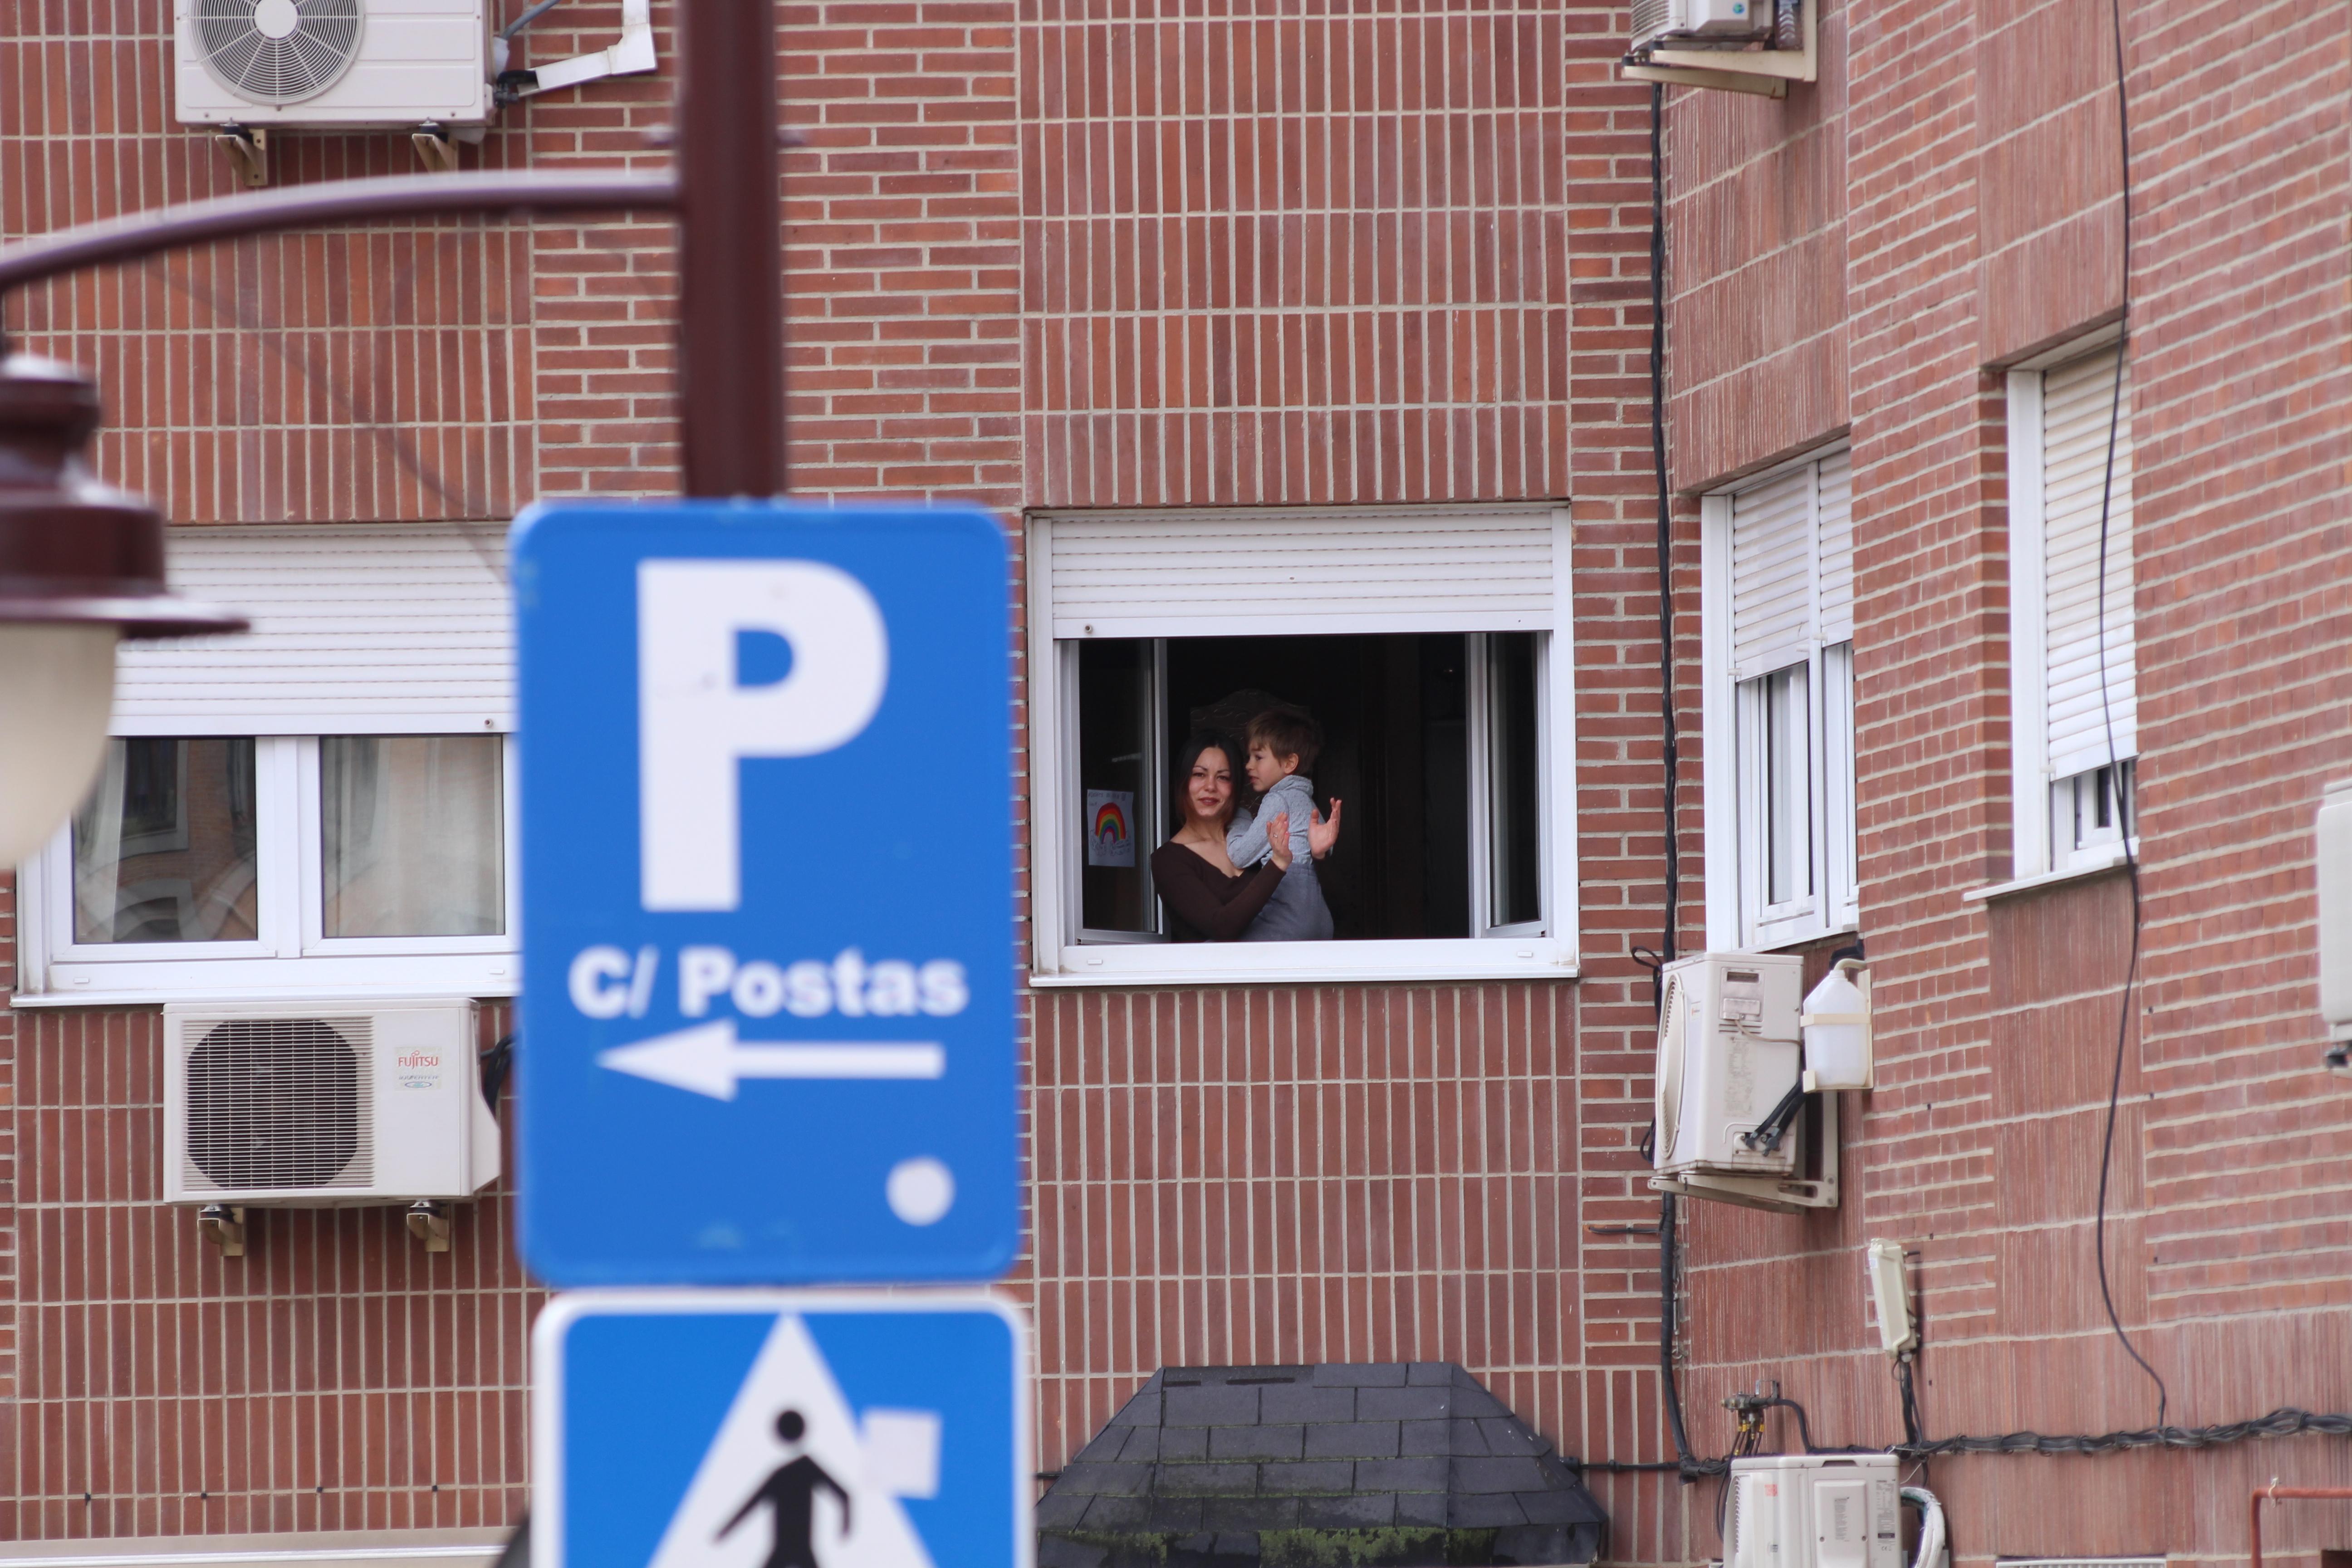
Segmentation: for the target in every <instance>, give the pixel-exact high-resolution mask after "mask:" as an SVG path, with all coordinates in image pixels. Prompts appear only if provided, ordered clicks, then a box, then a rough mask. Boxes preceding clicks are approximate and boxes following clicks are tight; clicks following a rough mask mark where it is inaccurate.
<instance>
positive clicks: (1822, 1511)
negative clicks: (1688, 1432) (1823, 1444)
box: [1723, 1454, 1903, 1568]
mask: <svg viewBox="0 0 2352 1568" xmlns="http://www.w3.org/2000/svg"><path fill="white" fill-rule="evenodd" d="M1902 1506H1903V1505H1902V1493H1901V1482H1900V1480H1899V1479H1898V1477H1897V1475H1896V1461H1895V1456H1894V1455H1892V1454H1768V1455H1755V1456H1751V1457H1749V1458H1742V1459H1734V1460H1732V1461H1731V1497H1730V1499H1729V1506H1728V1507H1727V1509H1726V1510H1725V1514H1724V1527H1723V1563H1724V1568H1903V1515H1902Z"/></svg>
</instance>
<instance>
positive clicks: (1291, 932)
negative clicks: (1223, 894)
mask: <svg viewBox="0 0 2352 1568" xmlns="http://www.w3.org/2000/svg"><path fill="white" fill-rule="evenodd" d="M1322 749H1323V728H1322V726H1321V725H1319V724H1318V723H1316V722H1315V721H1314V720H1312V719H1310V718H1308V717H1307V715H1306V714H1304V713H1302V712H1300V711H1299V710H1297V709H1295V708H1271V709H1268V710H1266V711H1265V712H1263V713H1261V714H1259V715H1258V716H1257V717H1256V718H1255V719H1253V720H1251V721H1250V726H1249V764H1248V767H1247V769H1246V771H1247V773H1249V782H1250V787H1251V788H1252V789H1255V790H1257V791H1259V792H1260V793H1261V794H1262V795H1264V797H1265V798H1263V799H1262V800H1260V801H1259V802H1258V804H1257V809H1256V810H1255V811H1248V810H1243V811H1237V812H1235V813H1234V821H1233V826H1231V827H1229V828H1228V829H1226V832H1225V853H1226V855H1227V856H1229V857H1230V858H1232V860H1233V863H1234V865H1235V866H1236V867H1239V868H1242V869H1244V870H1247V869H1248V868H1250V867H1252V866H1255V865H1256V864H1257V863H1258V862H1259V861H1261V860H1265V859H1266V858H1269V857H1271V856H1272V854H1273V849H1272V847H1270V846H1269V845H1268V844H1267V843H1266V841H1265V831H1264V830H1263V829H1262V828H1260V827H1259V826H1257V825H1258V824H1259V823H1261V822H1269V821H1272V820H1273V819H1274V817H1275V816H1276V814H1277V813H1282V812H1287V813H1288V814H1289V816H1290V830H1289V834H1288V837H1289V839H1290V856H1291V859H1290V869H1289V870H1288V871H1286V872H1285V873H1284V874H1283V878H1282V885H1281V886H1280V887H1278V888H1276V889H1275V890H1274V897H1273V898H1271V899H1269V900H1266V905H1265V909H1264V910H1261V911H1260V912H1259V914H1258V917H1257V919H1256V920H1255V921H1251V922H1250V928H1249V930H1248V931H1245V932H1244V933H1243V936H1242V940H1243V941H1244V942H1328V941H1329V940H1330V938H1331V910H1330V908H1329V906H1328V905H1327V904H1325V903H1324V902H1323V888H1322V885H1321V884H1320V883H1318V881H1317V880H1316V879H1315V856H1314V853H1313V850H1312V848H1311V847H1310V846H1309V845H1308V843H1307V829H1308V827H1309V826H1311V825H1312V824H1313V822H1314V820H1315V785H1314V783H1313V781H1311V780H1310V779H1308V778H1307V769H1308V768H1311V767H1313V766H1314V765H1315V758H1316V754H1317V753H1318V752H1320V751H1321V750H1322Z"/></svg>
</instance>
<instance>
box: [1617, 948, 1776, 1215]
mask: <svg viewBox="0 0 2352 1568" xmlns="http://www.w3.org/2000/svg"><path fill="white" fill-rule="evenodd" d="M1803 981H1804V960H1803V959H1801V958H1796V957H1790V956H1784V955H1781V954H1777V953H1771V954H1750V953H1716V952H1706V953H1700V954H1698V955H1696V957H1692V958H1685V959H1681V960H1678V961H1677V962H1675V963H1670V964H1668V965H1666V968H1665V972H1664V976H1663V984H1664V986H1665V1001H1664V1005H1663V1006H1662V1007H1661V1008H1660V1009H1659V1013H1658V1068H1657V1077H1656V1080H1655V1082H1656V1095H1657V1112H1658V1130H1657V1135H1656V1136H1657V1143H1656V1146H1655V1155H1654V1161H1653V1163H1654V1164H1655V1166H1656V1168H1657V1170H1658V1173H1660V1174H1661V1175H1682V1174H1686V1173H1694V1172H1696V1173H1713V1174H1718V1175H1727V1176H1780V1175H1786V1174H1787V1173H1789V1172H1790V1170H1792V1169H1793V1168H1794V1156H1795V1143H1794V1141H1793V1140H1791V1139H1790V1138H1788V1137H1786V1136H1783V1137H1780V1138H1779V1139H1776V1140H1772V1141H1770V1142H1767V1143H1761V1144H1759V1143H1751V1142H1747V1141H1746V1140H1747V1139H1748V1135H1750V1134H1753V1133H1755V1132H1756V1131H1757V1129H1758V1128H1759V1126H1760V1125H1761V1124H1762V1123H1763V1122H1764V1121H1765V1119H1766V1118H1767V1117H1769V1116H1770V1115H1771V1114H1772V1112H1773V1111H1774V1110H1777V1109H1780V1103H1781V1101H1782V1100H1783V1099H1785V1098H1786V1097H1787V1096H1788V1095H1790V1093H1792V1092H1794V1091H1795V1090H1796V1089H1797V1088H1798V1078H1799V1075H1800V1074H1801V1071H1802V1070H1803V1067H1804V1062H1803V1047H1801V1045H1800V1043H1799V1040H1798V1016H1797V1015H1798V1002H1799V1000H1800V998H1801V993H1802V988H1803Z"/></svg>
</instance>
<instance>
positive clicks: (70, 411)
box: [0, 354, 246, 865]
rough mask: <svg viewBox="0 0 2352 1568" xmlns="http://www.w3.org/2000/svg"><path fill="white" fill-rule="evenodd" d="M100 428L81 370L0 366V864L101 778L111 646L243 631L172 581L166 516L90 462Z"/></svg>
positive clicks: (27, 362)
mask: <svg viewBox="0 0 2352 1568" xmlns="http://www.w3.org/2000/svg"><path fill="white" fill-rule="evenodd" d="M98 423H99V406H98V388H97V387H96V386H95V385H94V384H92V383H91V382H90V380H89V377H88V376H86V375H84V374H81V372H79V370H76V369H75V368H74V367H73V366H71V365H69V364H60V363H58V362H57V361H55V360H46V359H36V358H34V357H32V356H31V355H29V354H11V355H8V356H7V357H6V358H5V359H0V865H5V864H8V863H11V862H14V861H15V860H16V859H18V858H21V857H23V856H24V855H26V854H27V853H29V852H30V851H31V850H32V849H34V848H35V847H37V846H38V845H39V844H40V842H41V841H42V840H43V839H44V838H47V837H48V836H49V834H50V833H51V832H52V831H54V830H55V828H56V827H57V825H58V822H59V821H61V820H63V818H64V817H65V816H66V814H67V813H68V812H69V811H71V810H72V809H73V808H74V805H75V804H76V803H77V802H78V801H79V800H80V799H81V796H82V793H83V792H84V791H85V790H87V789H89V781H90V780H91V778H92V777H94V776H95V775H96V774H97V773H98V769H99V764H100V763H101V762H102V761H103V760H104V758H105V753H106V731H107V720H108V718H109V717H110V713H111V711H112V709H113V706H114V649H115V645H116V643H117V642H119V641H121V640H123V639H126V638H137V637H195V636H199V635H202V634H204V633H206V632H237V631H243V630H244V629H245V628H246V620H245V617H244V616H240V615H237V614H236V613H235V612H234V611H230V610H224V609H221V608H219V607H218V606H216V605H199V604H193V603H191V602H190V601H188V600H185V599H182V598H178V597H175V596H174V595H173V594H172V592H171V590H170V588H169V587H168V586H166V584H165V583H164V580H163V518H162V516H161V515H159V514H158V513H157V512H156V510H155V509H154V508H152V507H151V506H149V505H148V504H147V503H146V502H145V501H143V500H140V499H139V498H138V497H137V496H134V495H130V494H127V493H126V492H124V491H121V490H118V489H112V488H111V487H110V486H107V485H103V484H100V483H99V481H98V480H97V479H93V478H91V477H90V473H89V468H87V467H85V466H84V464H83V462H82V457H81V454H82V448H83V447H84V445H85V444H86V443H87V442H88V441H89V437H90V435H91V433H92V432H93V431H95V430H96V429H97V428H98Z"/></svg>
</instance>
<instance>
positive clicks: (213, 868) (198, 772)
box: [73, 735, 258, 942]
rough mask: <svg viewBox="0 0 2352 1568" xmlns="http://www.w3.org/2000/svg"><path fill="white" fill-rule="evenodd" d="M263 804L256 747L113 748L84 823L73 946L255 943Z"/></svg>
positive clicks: (169, 744)
mask: <svg viewBox="0 0 2352 1568" xmlns="http://www.w3.org/2000/svg"><path fill="white" fill-rule="evenodd" d="M253 798H254V773H253V742H252V740H251V738H249V737H242V736H232V737H208V738H205V739H199V740H180V739H175V738H172V737H167V736H151V735H134V736H127V737H123V738H121V739H117V740H115V741H112V742H109V744H108V746H107V752H106V768H105V772H104V773H101V774H100V778H99V782H98V787H97V788H96V789H94V790H92V791H91V792H90V795H89V799H88V800H87V801H86V802H84V803H83V805H82V808H81V809H80V810H79V812H77V813H75V815H74V822H73V861H74V940H75V941H76V942H250V941H252V940H254V938H255V936H256V934H257V930H258V923H257V918H256V913H255V910H256V897H255V890H254V874H255V869H256V861H255V857H254V805H253Z"/></svg>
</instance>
